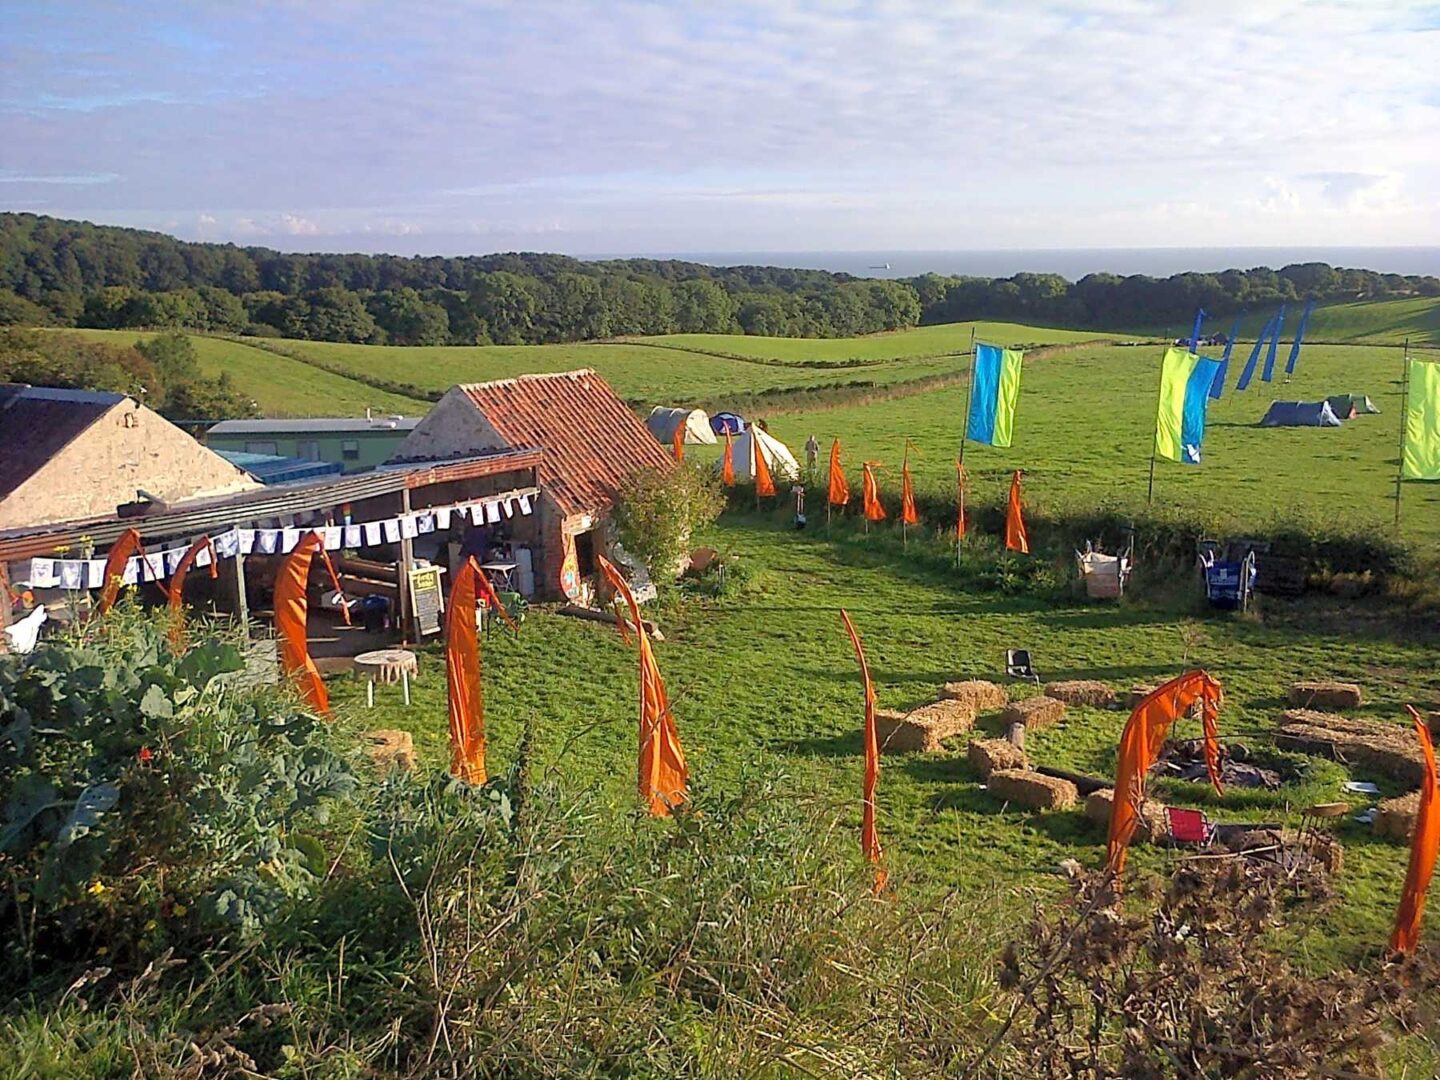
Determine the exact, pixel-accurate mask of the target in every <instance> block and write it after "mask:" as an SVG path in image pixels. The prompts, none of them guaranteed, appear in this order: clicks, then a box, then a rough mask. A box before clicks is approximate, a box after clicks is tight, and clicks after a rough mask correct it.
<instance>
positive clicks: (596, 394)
mask: <svg viewBox="0 0 1440 1080" xmlns="http://www.w3.org/2000/svg"><path fill="white" fill-rule="evenodd" d="M459 390H460V391H461V392H462V393H463V394H464V395H465V396H466V397H467V398H469V399H470V401H471V402H472V403H473V404H474V405H475V406H476V407H477V408H478V409H479V410H480V411H481V412H482V413H483V414H484V415H485V418H486V419H487V420H489V421H490V424H491V425H492V426H493V427H494V428H495V430H496V431H497V432H498V433H499V435H500V437H501V438H502V439H504V440H505V441H506V442H508V443H509V444H510V445H511V446H539V447H540V448H541V449H542V450H543V451H544V456H543V458H542V461H541V465H540V477H539V482H540V488H541V490H542V491H544V492H545V493H546V494H548V495H550V496H551V497H553V498H554V499H555V502H556V503H557V504H558V505H559V507H560V509H561V511H562V512H564V513H566V514H578V513H583V512H585V511H595V510H605V509H608V508H609V507H610V505H611V504H612V503H613V502H614V499H615V492H616V489H617V488H619V486H620V484H621V483H622V482H623V481H625V480H626V479H627V478H629V477H630V476H631V475H632V474H633V473H634V472H635V471H636V470H637V469H640V468H652V469H666V468H669V467H670V466H671V464H672V461H671V459H670V454H669V453H668V452H667V451H666V450H665V449H664V448H663V447H661V446H660V444H659V443H657V442H656V441H655V439H654V437H653V436H652V435H651V434H650V432H649V431H648V430H647V429H646V427H645V424H644V423H643V422H642V421H641V419H640V418H639V417H638V416H636V415H635V414H634V413H633V412H631V410H630V407H629V406H628V405H626V404H625V402H624V401H622V400H621V399H620V397H619V396H618V395H617V394H616V393H615V391H614V390H612V389H610V386H609V384H608V383H606V382H605V380H604V379H602V378H600V376H599V375H596V374H595V372H594V371H593V370H591V369H590V368H582V369H581V370H579V371H565V372H558V373H555V374H543V375H521V376H520V377H519V378H516V379H501V380H499V381H496V382H488V383H470V384H468V385H464V386H461V387H459Z"/></svg>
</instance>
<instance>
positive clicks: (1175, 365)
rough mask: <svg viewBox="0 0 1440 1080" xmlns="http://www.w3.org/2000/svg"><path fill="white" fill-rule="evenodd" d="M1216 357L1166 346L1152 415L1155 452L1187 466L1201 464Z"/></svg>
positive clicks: (1216, 364)
mask: <svg viewBox="0 0 1440 1080" xmlns="http://www.w3.org/2000/svg"><path fill="white" fill-rule="evenodd" d="M1219 370H1220V361H1219V360H1209V359H1206V358H1205V357H1202V356H1199V355H1197V354H1196V353H1192V352H1189V351H1187V350H1185V349H1167V350H1166V352H1165V361H1164V364H1163V365H1162V367H1161V369H1160V405H1159V409H1158V411H1157V413H1156V417H1155V453H1156V455H1157V456H1159V457H1163V458H1167V459H1168V460H1170V461H1179V462H1182V463H1184V464H1186V465H1199V464H1200V447H1201V445H1202V444H1203V443H1204V442H1205V412H1206V409H1207V407H1208V406H1209V404H1210V387H1211V386H1213V385H1214V383H1215V373H1216V372H1218V371H1219Z"/></svg>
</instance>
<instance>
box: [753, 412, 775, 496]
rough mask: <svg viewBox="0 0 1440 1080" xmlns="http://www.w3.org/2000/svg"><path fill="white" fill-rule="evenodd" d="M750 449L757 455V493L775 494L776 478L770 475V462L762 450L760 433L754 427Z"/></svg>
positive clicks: (759, 494) (757, 494) (758, 494)
mask: <svg viewBox="0 0 1440 1080" xmlns="http://www.w3.org/2000/svg"><path fill="white" fill-rule="evenodd" d="M750 450H751V452H752V453H753V454H754V455H755V495H756V497H757V498H758V497H759V496H761V495H774V494H775V478H774V477H773V476H771V475H770V463H769V462H768V461H766V460H765V455H764V453H762V452H761V450H760V436H759V433H758V432H756V431H754V430H753V429H752V430H751V432H750Z"/></svg>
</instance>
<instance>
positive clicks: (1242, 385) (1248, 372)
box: [1235, 315, 1275, 390]
mask: <svg viewBox="0 0 1440 1080" xmlns="http://www.w3.org/2000/svg"><path fill="white" fill-rule="evenodd" d="M1274 329H1275V316H1274V315H1271V316H1270V318H1268V319H1266V320H1265V326H1264V329H1262V330H1261V331H1260V336H1259V337H1257V338H1256V339H1255V347H1254V348H1253V349H1251V350H1250V359H1248V360H1246V361H1245V367H1244V368H1243V369H1242V370H1241V372H1240V378H1239V379H1238V380H1236V382H1235V389H1236V390H1245V389H1248V388H1249V386H1250V380H1251V379H1253V378H1254V377H1255V365H1256V364H1258V363H1259V362H1260V350H1261V349H1263V348H1265V342H1266V340H1267V339H1268V338H1269V337H1270V332H1271V331H1272V330H1274Z"/></svg>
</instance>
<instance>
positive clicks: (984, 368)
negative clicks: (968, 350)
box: [966, 345, 1025, 447]
mask: <svg viewBox="0 0 1440 1080" xmlns="http://www.w3.org/2000/svg"><path fill="white" fill-rule="evenodd" d="M1024 356H1025V354H1024V353H1023V352H1022V351H1021V350H1019V349H1002V348H1000V346H998V345H976V346H975V383H974V385H973V386H972V387H971V389H970V416H969V420H968V422H967V425H966V435H967V436H968V437H969V438H970V439H971V440H973V441H974V442H978V443H986V444H987V445H989V446H1001V447H1004V446H1009V445H1010V440H1011V438H1012V437H1013V436H1014V434H1015V406H1016V404H1018V403H1019V401H1020V362H1021V360H1022V359H1024Z"/></svg>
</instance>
